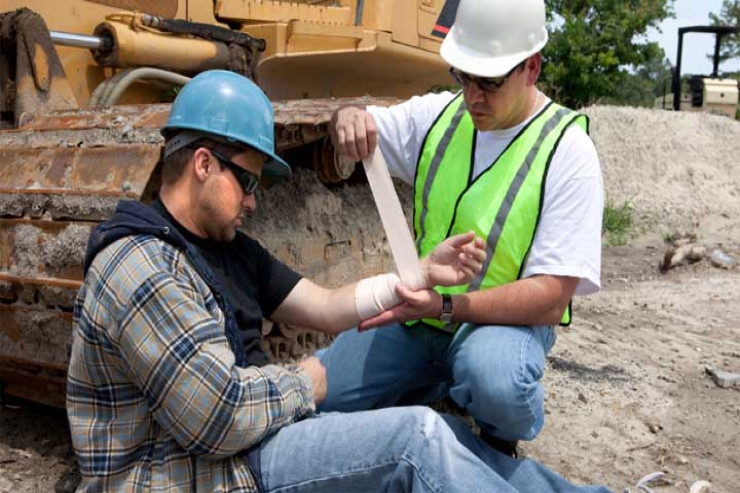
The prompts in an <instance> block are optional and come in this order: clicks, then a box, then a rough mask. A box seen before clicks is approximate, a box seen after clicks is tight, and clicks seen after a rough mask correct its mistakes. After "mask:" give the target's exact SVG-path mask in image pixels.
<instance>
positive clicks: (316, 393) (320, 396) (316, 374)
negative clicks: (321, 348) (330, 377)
mask: <svg viewBox="0 0 740 493" xmlns="http://www.w3.org/2000/svg"><path fill="white" fill-rule="evenodd" d="M298 366H299V367H301V368H302V369H303V370H304V371H305V372H306V373H308V375H309V376H310V377H311V380H312V381H313V400H314V402H316V404H317V405H318V404H321V402H322V401H323V400H324V399H325V398H326V368H325V367H324V364H323V363H322V362H321V360H320V359H319V358H317V357H316V356H311V357H309V358H306V359H304V360H301V361H299V362H298Z"/></svg>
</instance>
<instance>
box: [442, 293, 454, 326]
mask: <svg viewBox="0 0 740 493" xmlns="http://www.w3.org/2000/svg"><path fill="white" fill-rule="evenodd" d="M439 321H440V322H442V323H445V324H451V323H452V296H450V295H449V294H447V293H445V294H443V295H442V314H441V315H440V316H439Z"/></svg>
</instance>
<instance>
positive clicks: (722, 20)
mask: <svg viewBox="0 0 740 493" xmlns="http://www.w3.org/2000/svg"><path fill="white" fill-rule="evenodd" d="M709 18H710V19H711V20H712V25H713V26H738V27H740V0H724V1H723V2H722V9H721V10H720V11H719V14H715V13H711V14H709ZM736 57H740V36H738V35H733V36H725V37H723V38H722V48H721V50H720V54H719V58H720V60H721V61H725V60H729V59H731V58H736ZM709 58H710V59H711V58H712V55H709Z"/></svg>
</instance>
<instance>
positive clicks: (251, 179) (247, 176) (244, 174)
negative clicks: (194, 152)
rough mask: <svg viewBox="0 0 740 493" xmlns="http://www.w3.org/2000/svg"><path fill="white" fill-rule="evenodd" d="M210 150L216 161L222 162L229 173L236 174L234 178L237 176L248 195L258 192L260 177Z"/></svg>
mask: <svg viewBox="0 0 740 493" xmlns="http://www.w3.org/2000/svg"><path fill="white" fill-rule="evenodd" d="M207 149H208V148H207ZM208 150H209V151H211V154H213V155H214V156H216V159H218V160H219V161H220V162H221V164H223V165H224V166H226V167H227V168H228V169H229V171H231V172H232V173H234V176H236V179H237V181H238V182H239V184H240V185H241V186H242V190H244V193H245V194H246V195H252V194H253V193H254V192H255V191H256V190H257V187H259V186H260V177H259V176H257V175H255V174H254V173H252V172H251V171H249V170H246V169H244V168H242V167H241V166H239V165H238V164H236V163H235V162H234V161H232V160H231V159H229V158H227V157H226V156H224V155H223V154H221V153H220V152H218V151H214V150H213V149H208Z"/></svg>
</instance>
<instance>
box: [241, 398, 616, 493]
mask: <svg viewBox="0 0 740 493" xmlns="http://www.w3.org/2000/svg"><path fill="white" fill-rule="evenodd" d="M249 461H250V465H251V466H252V469H253V471H254V472H255V476H256V478H257V481H258V482H259V487H260V491H261V492H262V493H364V492H388V493H397V492H399V493H400V492H413V493H422V492H423V493H427V492H428V493H432V492H435V493H442V492H444V493H457V492H460V493H476V492H491V493H494V492H495V493H517V492H518V493H609V492H608V490H606V489H605V488H602V487H596V486H584V487H578V486H574V485H572V484H571V483H569V482H567V481H566V480H564V479H563V478H562V477H561V476H559V475H557V474H555V473H554V472H552V471H549V470H547V469H546V468H545V467H543V466H541V465H539V464H537V463H536V462H534V461H531V460H516V459H512V458H511V457H508V456H506V455H503V454H501V453H499V452H496V451H495V450H493V449H491V448H489V447H487V446H486V445H485V444H483V443H482V442H481V441H480V440H479V439H478V438H477V437H475V436H474V435H473V434H472V433H471V431H470V429H469V428H468V427H467V425H465V423H463V422H462V421H461V420H459V419H457V418H453V417H449V416H448V417H445V418H443V417H441V416H440V415H439V414H437V413H436V412H434V411H432V410H430V409H427V408H424V407H399V408H391V409H382V410H377V411H367V412H358V413H348V414H342V413H328V414H321V415H318V416H316V417H314V418H310V419H307V420H304V421H301V422H298V423H295V424H292V425H290V426H286V427H285V428H282V429H281V430H279V431H278V432H277V433H275V434H274V435H272V436H270V437H268V438H266V439H265V440H263V441H262V443H261V444H260V445H259V446H257V447H256V448H255V449H253V450H252V451H251V452H250V454H249Z"/></svg>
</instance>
